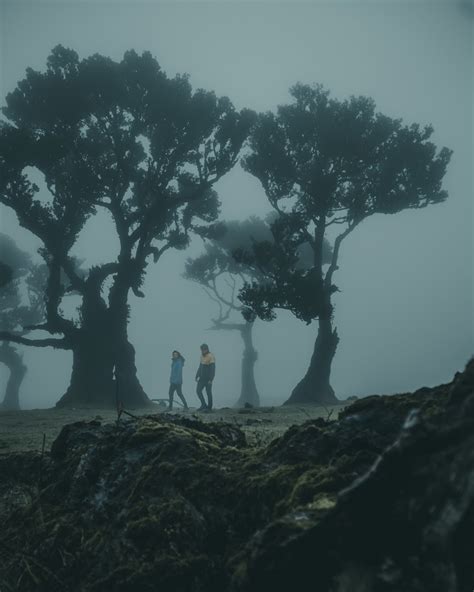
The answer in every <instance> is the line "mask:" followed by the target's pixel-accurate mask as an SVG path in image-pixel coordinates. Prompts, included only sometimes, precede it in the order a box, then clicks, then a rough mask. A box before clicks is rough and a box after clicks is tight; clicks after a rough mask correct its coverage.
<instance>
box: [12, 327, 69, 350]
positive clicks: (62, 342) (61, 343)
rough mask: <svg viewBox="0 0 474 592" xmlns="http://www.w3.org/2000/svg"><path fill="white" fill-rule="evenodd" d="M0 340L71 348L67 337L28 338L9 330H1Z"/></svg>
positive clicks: (36, 345) (37, 345)
mask: <svg viewBox="0 0 474 592" xmlns="http://www.w3.org/2000/svg"><path fill="white" fill-rule="evenodd" d="M0 340H1V341H9V342H12V343H19V344H20V345H32V346H35V347H54V348H56V349H71V345H70V343H69V341H68V340H67V339H53V338H51V339H49V338H47V339H28V338H27V337H21V336H20V335H14V334H13V333H9V332H8V331H0Z"/></svg>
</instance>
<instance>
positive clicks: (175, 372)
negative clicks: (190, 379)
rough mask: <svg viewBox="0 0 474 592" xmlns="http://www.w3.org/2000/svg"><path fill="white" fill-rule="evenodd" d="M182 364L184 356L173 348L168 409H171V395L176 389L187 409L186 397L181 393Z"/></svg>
mask: <svg viewBox="0 0 474 592" xmlns="http://www.w3.org/2000/svg"><path fill="white" fill-rule="evenodd" d="M183 366H184V358H183V356H182V355H181V354H180V353H179V351H176V350H174V352H173V353H172V357H171V376H170V390H169V393H168V395H169V399H170V406H169V408H170V410H171V409H173V395H174V393H175V391H176V393H177V395H178V397H179V398H180V399H181V401H182V403H183V406H184V408H185V409H188V404H187V403H186V399H185V398H184V395H183V390H182V388H181V387H182V384H183Z"/></svg>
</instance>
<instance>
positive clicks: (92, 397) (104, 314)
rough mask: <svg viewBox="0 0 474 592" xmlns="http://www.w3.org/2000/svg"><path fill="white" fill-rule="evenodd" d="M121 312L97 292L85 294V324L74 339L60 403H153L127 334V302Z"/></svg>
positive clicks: (134, 405) (101, 405) (129, 404)
mask: <svg viewBox="0 0 474 592" xmlns="http://www.w3.org/2000/svg"><path fill="white" fill-rule="evenodd" d="M121 313H122V314H117V312H116V311H115V314H112V311H111V310H110V309H108V308H106V306H105V303H104V302H103V300H102V299H100V298H98V297H97V294H90V295H85V296H84V301H83V306H82V327H81V329H80V330H79V331H78V332H77V334H76V335H75V337H74V341H73V348H72V351H73V366H72V374H71V383H70V385H69V387H68V389H67V391H66V393H65V394H64V395H63V396H62V397H61V399H60V400H59V401H58V403H56V406H57V407H115V406H116V405H117V403H118V402H119V403H121V404H123V405H124V406H125V407H128V408H139V407H144V406H147V405H150V404H151V402H150V400H149V399H148V397H147V396H146V394H145V392H144V391H143V388H142V386H141V384H140V381H139V380H138V376H137V368H136V366H135V350H134V348H133V346H132V345H131V343H129V341H128V338H127V325H128V309H127V307H126V306H124V307H122V308H121ZM114 367H115V371H114ZM115 376H117V381H116V380H115Z"/></svg>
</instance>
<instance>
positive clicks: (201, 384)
mask: <svg viewBox="0 0 474 592" xmlns="http://www.w3.org/2000/svg"><path fill="white" fill-rule="evenodd" d="M203 389H206V395H207V401H208V402H207V404H206V402H205V401H204V397H203V395H202V391H203ZM196 394H197V396H198V397H199V400H200V401H201V407H204V408H205V407H207V408H208V409H212V382H207V381H204V380H199V381H198V383H197V385H196Z"/></svg>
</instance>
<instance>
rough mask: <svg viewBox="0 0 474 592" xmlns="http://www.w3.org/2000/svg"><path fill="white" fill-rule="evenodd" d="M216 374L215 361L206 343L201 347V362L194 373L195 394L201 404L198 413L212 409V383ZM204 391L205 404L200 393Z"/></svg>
mask: <svg viewBox="0 0 474 592" xmlns="http://www.w3.org/2000/svg"><path fill="white" fill-rule="evenodd" d="M215 374H216V360H215V358H214V355H213V354H211V352H210V351H209V347H208V345H207V343H203V344H202V345H201V360H200V363H199V368H198V369H197V372H196V381H197V385H196V394H197V396H198V397H199V400H200V402H201V407H199V409H198V411H211V409H212V381H213V380H214V376H215ZM203 389H206V395H207V403H206V401H205V400H204V397H203V394H202V391H203Z"/></svg>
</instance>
